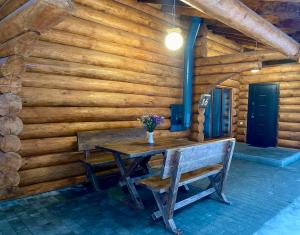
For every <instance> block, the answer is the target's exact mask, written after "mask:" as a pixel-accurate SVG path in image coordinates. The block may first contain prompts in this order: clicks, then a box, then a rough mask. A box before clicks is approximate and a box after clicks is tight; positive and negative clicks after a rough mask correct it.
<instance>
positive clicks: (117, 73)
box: [26, 57, 182, 87]
mask: <svg viewBox="0 0 300 235" xmlns="http://www.w3.org/2000/svg"><path fill="white" fill-rule="evenodd" d="M26 70H27V71H28V72H38V73H50V74H60V75H70V76H79V77H87V78H97V79H103V80H109V81H120V82H130V83H137V84H147V85H156V86H165V87H182V79H176V78H174V77H162V76H157V75H151V74H144V73H137V72H133V71H128V70H123V69H115V68H105V67H101V66H94V65H86V64H79V63H72V62H64V61H56V60H49V59H41V58H34V57H30V58H28V59H27V60H26Z"/></svg>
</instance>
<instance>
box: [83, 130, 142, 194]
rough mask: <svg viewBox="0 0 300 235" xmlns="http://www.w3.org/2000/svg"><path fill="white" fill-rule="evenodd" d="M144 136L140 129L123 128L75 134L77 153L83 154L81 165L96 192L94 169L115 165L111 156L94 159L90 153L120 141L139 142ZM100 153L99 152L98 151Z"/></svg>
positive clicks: (97, 186)
mask: <svg viewBox="0 0 300 235" xmlns="http://www.w3.org/2000/svg"><path fill="white" fill-rule="evenodd" d="M145 136H146V132H145V130H144V129H142V128H123V129H110V130H101V131H84V132H78V133H77V145H78V151H79V152H83V154H84V159H83V161H82V162H83V164H84V166H85V169H86V175H87V178H88V180H89V181H90V182H91V183H92V184H93V187H94V189H95V190H96V191H100V188H99V184H98V181H97V177H96V174H95V168H96V167H98V166H106V165H112V164H113V163H115V160H114V158H113V156H111V158H109V157H107V156H106V157H103V159H101V158H97V159H94V158H92V157H91V152H95V151H99V149H98V147H99V146H101V145H103V144H106V143H117V142H119V141H121V140H124V139H128V140H135V139H136V140H139V139H143V138H145ZM100 151H101V150H100Z"/></svg>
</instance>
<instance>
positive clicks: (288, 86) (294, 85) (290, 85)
mask: <svg viewBox="0 0 300 235" xmlns="http://www.w3.org/2000/svg"><path fill="white" fill-rule="evenodd" d="M279 86H280V90H294V89H300V82H281V83H280V84H279Z"/></svg>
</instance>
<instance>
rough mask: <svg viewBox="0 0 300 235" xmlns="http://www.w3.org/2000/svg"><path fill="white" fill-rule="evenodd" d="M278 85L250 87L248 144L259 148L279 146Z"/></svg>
mask: <svg viewBox="0 0 300 235" xmlns="http://www.w3.org/2000/svg"><path fill="white" fill-rule="evenodd" d="M277 116H278V84H270V83H261V84H251V85H250V86H249V101H248V125H247V143H248V144H251V145H254V146H259V147H273V146H276V144H277Z"/></svg>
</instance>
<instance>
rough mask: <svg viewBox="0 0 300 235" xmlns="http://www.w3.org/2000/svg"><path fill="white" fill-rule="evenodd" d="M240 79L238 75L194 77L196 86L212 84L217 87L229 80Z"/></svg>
mask: <svg viewBox="0 0 300 235" xmlns="http://www.w3.org/2000/svg"><path fill="white" fill-rule="evenodd" d="M238 77H239V74H237V73H228V74H214V75H199V76H195V77H194V84H195V85H203V84H211V85H217V84H220V83H222V82H224V81H226V80H228V79H233V80H234V79H236V78H238Z"/></svg>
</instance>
